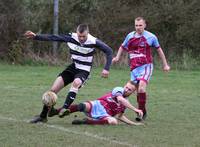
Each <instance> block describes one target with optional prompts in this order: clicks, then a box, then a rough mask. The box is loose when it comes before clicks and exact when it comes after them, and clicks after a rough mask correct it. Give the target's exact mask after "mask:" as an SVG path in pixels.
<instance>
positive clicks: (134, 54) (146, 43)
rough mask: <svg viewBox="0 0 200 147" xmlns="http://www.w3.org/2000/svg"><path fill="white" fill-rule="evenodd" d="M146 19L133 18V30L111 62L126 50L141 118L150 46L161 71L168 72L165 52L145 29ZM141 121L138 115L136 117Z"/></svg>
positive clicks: (147, 79)
mask: <svg viewBox="0 0 200 147" xmlns="http://www.w3.org/2000/svg"><path fill="white" fill-rule="evenodd" d="M145 28H146V21H145V19H144V18H142V17H137V18H136V19H135V31H132V32H130V33H129V34H128V35H127V36H126V38H125V40H124V42H123V43H122V44H121V46H120V48H119V50H118V52H117V56H116V57H114V58H113V60H112V62H113V63H115V62H118V61H119V59H120V56H121V54H122V52H123V51H126V52H128V54H129V59H130V70H131V81H132V82H134V83H135V84H137V87H138V88H137V102H138V108H139V109H141V110H142V111H143V114H144V115H143V118H142V119H143V120H144V119H145V118H146V116H147V110H146V106H145V105H146V98H147V96H146V87H147V84H148V82H149V80H150V77H151V75H152V71H153V58H152V55H151V48H152V47H153V48H155V49H156V50H157V52H158V55H159V57H160V59H161V61H162V64H163V71H165V72H168V71H169V70H170V66H169V65H168V63H167V61H166V58H165V54H164V53H163V50H162V48H161V47H160V44H159V42H158V39H157V37H156V36H155V35H154V34H152V33H151V32H149V31H146V30H145ZM136 120H137V121H141V118H140V117H136Z"/></svg>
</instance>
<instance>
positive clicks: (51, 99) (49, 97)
mask: <svg viewBox="0 0 200 147" xmlns="http://www.w3.org/2000/svg"><path fill="white" fill-rule="evenodd" d="M57 98H58V96H57V95H56V94H55V93H54V92H52V91H47V92H45V93H44V94H43V96H42V103H43V104H44V105H46V106H53V105H55V104H56V100H57Z"/></svg>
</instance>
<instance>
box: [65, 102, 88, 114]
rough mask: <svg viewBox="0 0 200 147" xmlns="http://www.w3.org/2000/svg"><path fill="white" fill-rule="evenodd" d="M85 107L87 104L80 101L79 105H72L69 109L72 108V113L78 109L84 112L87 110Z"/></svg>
mask: <svg viewBox="0 0 200 147" xmlns="http://www.w3.org/2000/svg"><path fill="white" fill-rule="evenodd" d="M85 108H86V106H85V104H83V103H80V104H78V105H77V104H73V105H70V106H69V108H68V109H69V110H70V113H73V112H77V111H80V112H83V111H85Z"/></svg>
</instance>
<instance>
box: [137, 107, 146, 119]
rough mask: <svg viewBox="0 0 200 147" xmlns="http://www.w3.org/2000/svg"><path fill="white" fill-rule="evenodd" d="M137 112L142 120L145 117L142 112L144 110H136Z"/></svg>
mask: <svg viewBox="0 0 200 147" xmlns="http://www.w3.org/2000/svg"><path fill="white" fill-rule="evenodd" d="M135 112H136V113H138V115H139V117H140V118H142V117H143V115H144V114H143V112H142V110H140V109H136V110H135Z"/></svg>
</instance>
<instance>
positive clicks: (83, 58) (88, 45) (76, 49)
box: [24, 24, 112, 123]
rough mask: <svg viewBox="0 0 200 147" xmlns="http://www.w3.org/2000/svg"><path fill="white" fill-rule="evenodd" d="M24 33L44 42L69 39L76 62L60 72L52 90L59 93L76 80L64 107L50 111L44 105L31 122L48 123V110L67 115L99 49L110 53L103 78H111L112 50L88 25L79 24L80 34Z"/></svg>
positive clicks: (52, 112)
mask: <svg viewBox="0 0 200 147" xmlns="http://www.w3.org/2000/svg"><path fill="white" fill-rule="evenodd" d="M24 36H25V37H26V38H31V39H34V40H40V41H59V42H66V43H67V45H68V46H69V48H70V53H71V59H72V61H73V62H72V64H70V65H69V66H68V67H67V68H66V69H65V70H64V71H62V72H61V73H60V74H59V75H58V77H57V79H56V80H55V82H54V83H53V85H52V87H51V89H50V90H51V91H53V92H55V93H56V94H57V93H58V92H59V91H60V90H61V89H62V88H63V87H65V86H66V85H68V84H69V83H72V84H71V88H70V90H69V92H68V95H67V97H66V100H65V103H64V105H63V107H62V108H61V109H59V110H58V111H57V110H55V109H54V108H53V107H52V108H50V110H49V108H48V107H47V106H45V105H44V106H43V109H42V112H41V113H40V115H39V116H38V117H35V118H34V119H33V120H32V121H31V123H37V122H46V121H47V114H48V111H49V116H53V115H54V114H57V113H59V117H64V115H65V111H66V109H67V108H68V107H69V106H70V105H71V103H72V102H73V101H74V99H75V98H76V94H77V93H78V90H79V88H80V87H81V85H82V84H83V83H84V82H85V81H86V79H87V78H88V76H89V74H90V70H91V67H92V61H93V55H94V52H95V48H97V49H100V50H101V51H103V52H104V53H105V55H106V64H105V66H104V69H103V71H102V77H108V75H109V69H110V65H111V62H112V49H111V48H110V47H109V46H108V45H106V44H105V43H104V42H102V41H100V40H99V39H97V38H96V37H94V36H92V35H91V34H89V29H88V26H87V25H86V24H80V25H79V26H78V27H77V30H76V33H71V34H67V35H50V34H35V33H33V32H31V31H27V32H26V33H25V34H24Z"/></svg>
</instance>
